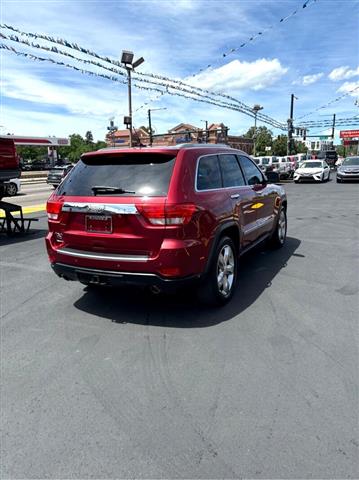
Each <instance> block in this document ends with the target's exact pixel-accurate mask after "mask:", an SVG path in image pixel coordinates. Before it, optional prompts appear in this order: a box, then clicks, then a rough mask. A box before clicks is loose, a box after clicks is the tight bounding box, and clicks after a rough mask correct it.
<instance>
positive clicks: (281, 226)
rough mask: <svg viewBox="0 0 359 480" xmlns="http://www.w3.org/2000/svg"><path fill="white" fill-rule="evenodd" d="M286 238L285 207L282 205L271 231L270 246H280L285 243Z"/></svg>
mask: <svg viewBox="0 0 359 480" xmlns="http://www.w3.org/2000/svg"><path fill="white" fill-rule="evenodd" d="M286 238H287V213H286V211H285V209H284V208H283V207H282V208H281V210H280V212H279V215H278V219H277V223H276V226H275V229H274V231H273V233H272V236H271V238H270V240H269V244H270V246H271V247H272V248H282V247H283V245H284V244H285V240H286Z"/></svg>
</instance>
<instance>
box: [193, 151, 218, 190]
mask: <svg viewBox="0 0 359 480" xmlns="http://www.w3.org/2000/svg"><path fill="white" fill-rule="evenodd" d="M221 187H222V178H221V172H220V170H219V164H218V158H217V155H207V156H206V157H202V158H201V159H200V161H199V164H198V173H197V190H209V189H212V188H221Z"/></svg>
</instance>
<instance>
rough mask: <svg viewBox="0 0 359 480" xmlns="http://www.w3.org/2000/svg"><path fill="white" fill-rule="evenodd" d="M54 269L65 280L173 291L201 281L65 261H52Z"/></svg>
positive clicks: (191, 277)
mask: <svg viewBox="0 0 359 480" xmlns="http://www.w3.org/2000/svg"><path fill="white" fill-rule="evenodd" d="M51 267H52V269H53V271H54V272H55V273H56V275H58V276H59V277H61V278H64V279H65V280H75V281H79V282H82V283H85V284H89V285H108V286H121V285H137V286H151V287H158V288H159V289H160V290H163V291H172V290H175V289H176V288H179V287H182V286H188V285H193V284H196V283H199V280H200V276H199V275H197V276H190V277H184V278H171V279H167V278H163V277H160V276H159V275H156V274H153V273H138V272H118V271H114V270H104V269H96V268H87V267H77V266H73V265H66V264H64V263H52V264H51Z"/></svg>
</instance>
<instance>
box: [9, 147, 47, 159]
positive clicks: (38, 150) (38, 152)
mask: <svg viewBox="0 0 359 480" xmlns="http://www.w3.org/2000/svg"><path fill="white" fill-rule="evenodd" d="M16 151H17V153H18V155H19V156H20V158H22V159H23V160H31V161H33V160H43V159H44V158H46V157H47V147H32V146H27V145H24V146H21V145H20V146H16Z"/></svg>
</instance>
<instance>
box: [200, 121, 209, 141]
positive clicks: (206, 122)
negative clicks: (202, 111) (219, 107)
mask: <svg viewBox="0 0 359 480" xmlns="http://www.w3.org/2000/svg"><path fill="white" fill-rule="evenodd" d="M201 122H204V123H205V124H206V143H208V120H201Z"/></svg>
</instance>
